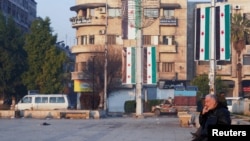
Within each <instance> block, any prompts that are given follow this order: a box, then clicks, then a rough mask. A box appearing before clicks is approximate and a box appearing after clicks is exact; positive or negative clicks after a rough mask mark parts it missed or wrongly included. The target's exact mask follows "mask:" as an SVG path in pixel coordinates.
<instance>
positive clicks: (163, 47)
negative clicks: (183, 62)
mask: <svg viewBox="0 0 250 141" xmlns="http://www.w3.org/2000/svg"><path fill="white" fill-rule="evenodd" d="M157 50H158V52H159V53H164V52H165V53H168V52H171V53H176V52H177V47H176V45H163V44H161V45H158V47H157Z"/></svg>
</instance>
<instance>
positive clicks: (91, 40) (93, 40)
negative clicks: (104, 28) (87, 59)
mask: <svg viewBox="0 0 250 141" xmlns="http://www.w3.org/2000/svg"><path fill="white" fill-rule="evenodd" d="M89 44H95V35H89Z"/></svg>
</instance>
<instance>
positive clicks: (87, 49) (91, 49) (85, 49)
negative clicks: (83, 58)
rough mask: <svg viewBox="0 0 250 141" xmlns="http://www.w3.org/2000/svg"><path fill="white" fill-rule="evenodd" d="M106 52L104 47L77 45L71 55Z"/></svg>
mask: <svg viewBox="0 0 250 141" xmlns="http://www.w3.org/2000/svg"><path fill="white" fill-rule="evenodd" d="M90 52H104V45H76V46H73V47H72V48H71V53H90Z"/></svg>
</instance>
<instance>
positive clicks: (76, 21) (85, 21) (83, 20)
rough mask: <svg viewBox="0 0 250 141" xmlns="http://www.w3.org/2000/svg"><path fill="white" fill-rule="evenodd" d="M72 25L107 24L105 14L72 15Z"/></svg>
mask: <svg viewBox="0 0 250 141" xmlns="http://www.w3.org/2000/svg"><path fill="white" fill-rule="evenodd" d="M70 22H71V24H72V27H78V26H89V25H106V19H105V16H101V17H89V18H87V17H80V16H78V17H72V18H70Z"/></svg>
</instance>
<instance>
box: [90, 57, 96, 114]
mask: <svg viewBox="0 0 250 141" xmlns="http://www.w3.org/2000/svg"><path fill="white" fill-rule="evenodd" d="M91 57H92V59H93V60H92V61H93V66H92V110H94V108H95V97H94V96H95V87H94V86H95V56H91Z"/></svg>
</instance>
